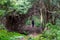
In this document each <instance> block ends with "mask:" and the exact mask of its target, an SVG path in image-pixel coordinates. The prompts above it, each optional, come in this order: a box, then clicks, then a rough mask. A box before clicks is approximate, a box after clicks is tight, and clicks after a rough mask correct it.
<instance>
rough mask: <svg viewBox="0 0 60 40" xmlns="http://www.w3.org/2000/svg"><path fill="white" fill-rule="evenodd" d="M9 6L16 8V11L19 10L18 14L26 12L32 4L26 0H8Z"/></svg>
mask: <svg viewBox="0 0 60 40" xmlns="http://www.w3.org/2000/svg"><path fill="white" fill-rule="evenodd" d="M10 2H11V4H10V5H11V7H12V8H14V9H16V10H17V11H20V14H21V13H23V14H25V13H27V11H28V9H29V8H31V6H32V4H31V2H29V1H28V0H10Z"/></svg>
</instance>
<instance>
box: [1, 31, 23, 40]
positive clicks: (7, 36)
mask: <svg viewBox="0 0 60 40" xmlns="http://www.w3.org/2000/svg"><path fill="white" fill-rule="evenodd" d="M21 36H24V35H22V34H19V33H16V32H8V31H7V30H0V40H14V39H15V40H17V39H18V38H20V37H21Z"/></svg>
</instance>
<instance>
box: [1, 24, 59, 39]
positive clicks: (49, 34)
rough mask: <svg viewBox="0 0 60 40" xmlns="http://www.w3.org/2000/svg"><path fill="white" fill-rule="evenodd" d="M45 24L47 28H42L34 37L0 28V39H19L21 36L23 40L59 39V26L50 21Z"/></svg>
mask: <svg viewBox="0 0 60 40" xmlns="http://www.w3.org/2000/svg"><path fill="white" fill-rule="evenodd" d="M46 26H47V27H46V28H47V30H44V31H43V32H42V34H38V35H37V36H36V37H30V36H27V35H24V34H19V33H17V32H8V31H7V30H5V29H3V30H0V40H20V39H21V38H24V40H60V27H59V26H57V25H52V24H50V23H49V24H47V25H46ZM19 38H20V39H19ZM29 38H30V39H29Z"/></svg>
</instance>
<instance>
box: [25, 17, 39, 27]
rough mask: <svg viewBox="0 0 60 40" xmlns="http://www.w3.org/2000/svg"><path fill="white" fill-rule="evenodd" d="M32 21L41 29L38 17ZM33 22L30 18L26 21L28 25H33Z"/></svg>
mask: <svg viewBox="0 0 60 40" xmlns="http://www.w3.org/2000/svg"><path fill="white" fill-rule="evenodd" d="M32 19H33V20H34V23H35V26H37V27H39V26H40V19H39V18H38V17H37V16H33V17H32ZM31 24H32V20H30V17H29V18H28V20H27V21H26V25H31Z"/></svg>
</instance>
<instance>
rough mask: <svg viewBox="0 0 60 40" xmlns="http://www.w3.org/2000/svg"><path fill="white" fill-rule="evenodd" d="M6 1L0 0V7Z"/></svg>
mask: <svg viewBox="0 0 60 40" xmlns="http://www.w3.org/2000/svg"><path fill="white" fill-rule="evenodd" d="M7 1H8V0H0V5H4V4H5V3H7Z"/></svg>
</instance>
